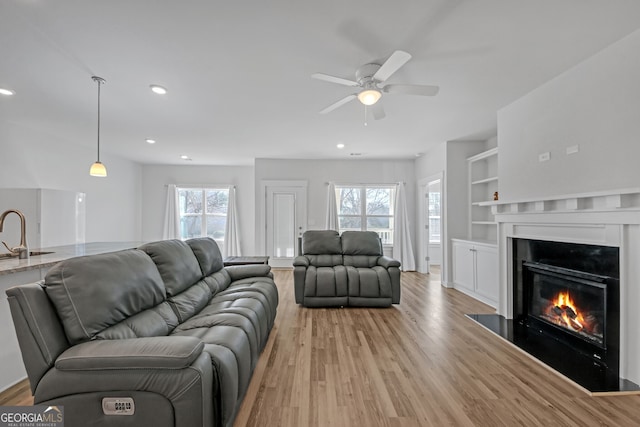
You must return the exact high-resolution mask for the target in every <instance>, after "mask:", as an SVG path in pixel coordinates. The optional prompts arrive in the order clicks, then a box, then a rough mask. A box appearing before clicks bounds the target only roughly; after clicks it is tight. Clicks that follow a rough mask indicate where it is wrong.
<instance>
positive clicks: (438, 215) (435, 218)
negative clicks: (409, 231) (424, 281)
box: [419, 173, 445, 273]
mask: <svg viewBox="0 0 640 427" xmlns="http://www.w3.org/2000/svg"><path fill="white" fill-rule="evenodd" d="M442 182H443V180H442V173H439V174H436V175H433V176H430V177H428V178H425V179H422V180H420V182H419V188H420V194H421V199H422V203H420V216H419V218H420V229H421V233H420V263H419V268H420V272H422V273H431V272H432V270H433V272H435V273H438V272H440V268H441V265H442V259H443V257H442V248H443V245H442V236H443V230H444V221H445V218H444V214H443V200H444V197H443V186H442Z"/></svg>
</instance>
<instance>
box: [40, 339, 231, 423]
mask: <svg viewBox="0 0 640 427" xmlns="http://www.w3.org/2000/svg"><path fill="white" fill-rule="evenodd" d="M218 375H219V372H218V371H217V370H216V367H215V366H214V365H213V364H212V360H211V355H210V354H209V353H208V352H206V351H204V345H203V344H202V343H201V342H200V340H199V339H197V338H194V337H175V336H172V337H151V338H135V339H124V340H104V341H103V340H100V341H91V342H86V343H82V344H78V345H76V346H74V347H72V348H70V349H68V350H67V351H65V352H64V353H62V354H61V355H60V357H59V358H58V360H57V361H56V365H55V366H54V367H52V368H51V369H50V370H49V371H48V372H47V373H46V374H45V375H44V376H43V377H42V379H41V380H40V382H39V383H38V385H37V387H36V390H35V393H34V403H36V404H37V403H42V402H46V403H47V404H49V405H51V404H59V405H65V404H67V403H69V402H73V403H74V405H89V406H90V405H95V398H96V396H100V395H109V394H110V393H111V395H113V394H112V393H113V392H114V391H117V396H119V397H133V398H134V399H135V398H136V397H135V396H138V397H139V396H140V394H139V392H144V393H149V394H156V395H159V396H162V397H163V398H165V399H166V401H167V404H168V405H169V407H170V409H171V410H172V411H173V412H174V415H175V420H176V421H175V425H176V427H188V426H195V425H197V426H205V425H222V424H221V421H220V417H221V416H220V414H219V413H218V412H217V410H216V409H215V408H216V407H217V405H219V400H220V390H219V385H218ZM156 402H157V401H156ZM136 405H137V406H138V405H139V406H140V408H141V409H143V408H144V409H143V411H142V412H144V413H146V414H147V415H148V414H149V413H150V409H149V407H148V405H149V402H148V401H145V400H144V399H143V400H140V401H137V402H136ZM162 409H164V408H162ZM101 412H102V411H100V413H101ZM136 412H137V411H136ZM100 416H102V415H100ZM116 424H117V423H116ZM74 425H82V424H78V423H76V424H74Z"/></svg>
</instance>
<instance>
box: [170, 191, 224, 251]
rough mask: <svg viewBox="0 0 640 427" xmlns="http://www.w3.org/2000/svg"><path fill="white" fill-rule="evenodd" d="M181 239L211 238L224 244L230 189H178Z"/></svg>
mask: <svg viewBox="0 0 640 427" xmlns="http://www.w3.org/2000/svg"><path fill="white" fill-rule="evenodd" d="M178 204H179V207H180V237H181V238H182V239H183V240H184V239H191V238H193V237H211V238H212V239H214V240H215V241H216V242H218V245H222V244H224V234H225V227H226V225H227V210H228V208H229V189H228V188H178Z"/></svg>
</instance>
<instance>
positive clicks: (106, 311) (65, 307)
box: [45, 249, 165, 344]
mask: <svg viewBox="0 0 640 427" xmlns="http://www.w3.org/2000/svg"><path fill="white" fill-rule="evenodd" d="M87 258H88V257H86V256H85V257H77V258H71V259H68V260H66V261H62V262H61V263H59V264H56V265H55V266H54V267H52V268H51V270H49V272H48V273H47V275H46V277H45V286H46V288H45V290H46V292H47V295H48V296H49V298H50V299H51V302H52V304H53V305H54V307H55V309H56V311H57V313H58V316H59V317H60V320H61V322H62V324H63V326H64V330H65V333H66V335H67V338H68V339H69V342H70V343H71V344H78V343H80V342H83V341H88V340H90V339H92V338H93V337H95V336H96V334H98V333H99V332H100V331H102V330H103V329H106V328H108V327H110V326H113V325H115V324H117V323H119V322H121V321H123V320H125V319H127V318H128V317H131V316H133V315H135V314H138V313H140V312H142V311H144V310H146V309H150V308H152V307H155V306H157V305H158V304H160V303H162V302H163V301H164V299H165V287H164V284H163V282H162V278H161V277H160V274H159V273H158V269H157V268H156V266H155V264H154V263H153V261H151V258H149V257H148V256H147V255H146V254H145V253H144V252H143V251H140V250H137V249H129V250H125V251H119V252H111V253H106V254H100V255H91V259H90V260H88V259H87ZM97 302H99V303H97Z"/></svg>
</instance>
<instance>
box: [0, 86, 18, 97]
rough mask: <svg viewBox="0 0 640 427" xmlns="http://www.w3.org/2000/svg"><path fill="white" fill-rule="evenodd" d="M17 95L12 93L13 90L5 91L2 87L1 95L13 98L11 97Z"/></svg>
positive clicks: (0, 88) (0, 89)
mask: <svg viewBox="0 0 640 427" xmlns="http://www.w3.org/2000/svg"><path fill="white" fill-rule="evenodd" d="M15 94H16V93H15V92H14V91H12V90H11V89H5V88H3V87H0V95H7V96H11V95H15Z"/></svg>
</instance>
